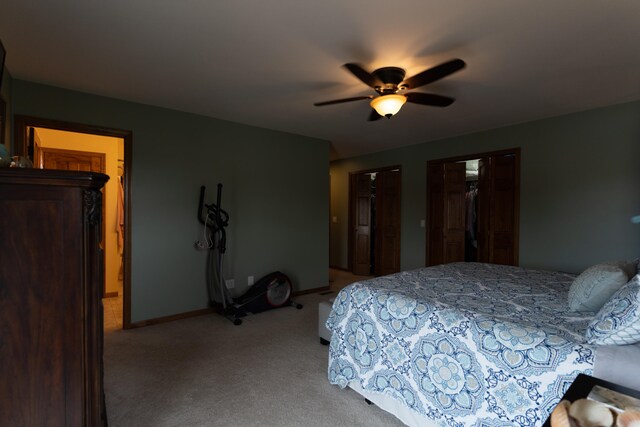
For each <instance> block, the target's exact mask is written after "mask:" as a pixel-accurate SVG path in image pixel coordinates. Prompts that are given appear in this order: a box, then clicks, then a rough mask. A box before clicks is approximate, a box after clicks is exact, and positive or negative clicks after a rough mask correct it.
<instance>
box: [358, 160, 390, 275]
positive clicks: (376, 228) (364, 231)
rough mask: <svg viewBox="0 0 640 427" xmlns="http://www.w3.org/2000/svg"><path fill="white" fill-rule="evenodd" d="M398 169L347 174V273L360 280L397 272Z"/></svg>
mask: <svg viewBox="0 0 640 427" xmlns="http://www.w3.org/2000/svg"><path fill="white" fill-rule="evenodd" d="M400 178H401V169H400V167H399V166H392V167H388V168H382V169H371V170H366V171H359V172H352V173H350V174H349V239H348V246H349V251H348V252H349V253H348V258H349V270H350V271H352V272H353V274H356V275H361V276H369V275H376V276H381V275H386V274H391V273H396V272H398V271H400Z"/></svg>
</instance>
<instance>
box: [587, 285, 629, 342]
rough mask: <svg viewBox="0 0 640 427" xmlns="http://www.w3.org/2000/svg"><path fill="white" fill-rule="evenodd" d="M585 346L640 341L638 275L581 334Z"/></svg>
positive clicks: (617, 293)
mask: <svg viewBox="0 0 640 427" xmlns="http://www.w3.org/2000/svg"><path fill="white" fill-rule="evenodd" d="M585 336H586V338H587V341H588V342H589V344H600V345H625V344H635V343H638V342H640V274H636V275H635V276H634V277H633V278H632V279H631V280H630V281H629V283H627V284H626V285H624V286H623V287H622V288H620V289H619V290H618V291H617V292H616V293H615V294H614V295H613V297H611V299H610V300H609V301H607V303H606V304H605V305H604V306H603V307H602V309H601V310H600V311H599V312H598V314H596V317H595V318H594V319H593V321H592V322H591V323H590V324H589V326H588V327H587V332H586V333H585Z"/></svg>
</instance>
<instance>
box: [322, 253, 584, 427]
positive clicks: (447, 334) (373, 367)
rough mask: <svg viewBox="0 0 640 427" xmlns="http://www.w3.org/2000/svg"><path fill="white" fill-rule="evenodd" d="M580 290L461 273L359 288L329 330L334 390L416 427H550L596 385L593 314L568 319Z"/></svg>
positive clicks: (528, 274) (378, 281)
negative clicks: (378, 404) (577, 383)
mask: <svg viewBox="0 0 640 427" xmlns="http://www.w3.org/2000/svg"><path fill="white" fill-rule="evenodd" d="M574 278H575V276H574V275H571V274H567V273H559V272H549V271H540V270H530V269H522V268H518V267H510V266H501V265H491V264H481V263H453V264H446V265H441V266H435V267H429V268H422V269H417V270H412V271H407V272H402V273H398V274H394V275H390V276H384V277H379V278H375V279H371V280H367V281H364V282H357V283H354V284H352V285H350V286H348V287H347V288H345V289H343V290H342V291H341V292H340V293H339V294H338V296H337V297H336V300H335V302H334V304H333V307H332V311H331V314H330V316H329V319H328V320H327V327H328V328H329V330H330V331H331V333H332V337H331V345H330V348H329V369H328V371H329V374H328V375H329V381H330V382H331V383H332V384H337V385H339V386H340V387H346V386H348V385H349V386H351V387H352V388H354V389H356V390H358V389H359V390H360V392H362V393H365V394H367V395H373V396H376V395H379V396H383V397H384V398H385V399H386V398H390V399H391V400H392V401H395V402H399V404H400V405H401V406H402V407H403V408H404V409H406V410H408V411H409V413H414V414H418V415H419V417H421V418H419V419H421V420H423V421H424V422H421V423H420V424H418V425H425V424H427V423H428V424H429V425H437V426H445V425H447V426H451V425H454V426H455V425H469V426H502V425H521V426H536V425H541V424H542V423H543V422H544V421H545V420H546V418H547V417H548V415H549V413H550V412H551V410H552V409H553V407H554V406H555V405H556V404H557V402H558V401H559V399H560V397H561V396H562V395H563V394H564V392H565V391H566V389H567V388H568V386H569V384H571V382H572V381H573V380H574V379H575V377H576V376H577V375H578V374H579V373H587V374H593V369H594V363H595V354H596V350H597V349H596V346H593V345H589V344H587V343H586V340H585V338H584V331H585V329H586V327H587V324H588V323H589V321H590V320H591V318H592V317H593V313H574V312H570V311H568V309H567V293H568V289H569V286H570V284H571V282H572V281H573V279H574ZM372 400H373V399H372ZM374 401H375V400H374ZM405 422H406V421H405Z"/></svg>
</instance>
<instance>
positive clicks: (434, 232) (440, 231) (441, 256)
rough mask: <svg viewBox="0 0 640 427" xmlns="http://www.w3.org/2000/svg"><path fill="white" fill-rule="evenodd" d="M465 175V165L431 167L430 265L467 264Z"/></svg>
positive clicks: (449, 163)
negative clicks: (465, 261) (465, 249)
mask: <svg viewBox="0 0 640 427" xmlns="http://www.w3.org/2000/svg"><path fill="white" fill-rule="evenodd" d="M465 175H466V167H465V164H464V162H462V163H460V162H448V163H435V162H434V163H430V164H429V166H428V181H427V186H428V188H427V191H428V196H427V203H428V213H429V218H428V220H429V236H428V238H427V241H428V248H427V253H428V259H427V265H437V264H444V263H449V262H456V261H464V231H465V198H464V196H465V191H466V186H465Z"/></svg>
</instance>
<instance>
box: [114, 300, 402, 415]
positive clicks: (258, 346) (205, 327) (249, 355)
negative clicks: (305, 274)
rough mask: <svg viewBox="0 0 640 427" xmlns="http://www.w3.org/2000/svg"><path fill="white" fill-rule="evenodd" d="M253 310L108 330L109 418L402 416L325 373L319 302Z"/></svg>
mask: <svg viewBox="0 0 640 427" xmlns="http://www.w3.org/2000/svg"><path fill="white" fill-rule="evenodd" d="M330 297H331V295H319V294H311V295H305V296H302V297H298V298H296V301H297V302H300V303H302V304H304V305H305V307H304V308H303V309H302V310H296V309H294V308H282V309H277V310H271V311H268V312H264V313H260V314H257V315H253V316H249V317H246V318H245V319H244V323H243V324H242V325H241V326H234V325H233V324H232V323H231V322H229V321H228V320H226V319H224V318H222V317H220V316H217V315H207V316H200V317H195V318H191V319H185V320H180V321H176V322H171V323H165V324H161V325H156V326H149V327H146V328H141V329H134V330H115V331H107V332H105V360H104V362H105V393H106V400H107V412H108V418H109V424H110V426H112V427H114V426H127V427H128V426H367V427H375V426H386V427H389V426H401V425H403V424H402V423H401V422H400V421H398V420H397V419H396V418H395V417H393V416H392V415H389V414H388V413H386V412H384V411H382V410H381V409H379V408H377V407H375V406H373V405H372V406H369V405H367V404H366V403H365V402H364V400H363V399H362V397H360V396H359V395H358V394H356V393H355V392H353V391H352V390H350V389H345V390H342V389H340V388H338V387H337V386H334V385H330V384H329V382H328V380H327V359H328V355H327V353H328V347H326V346H323V345H321V344H320V343H319V340H318V333H317V318H318V302H320V301H322V300H325V299H328V298H330Z"/></svg>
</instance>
